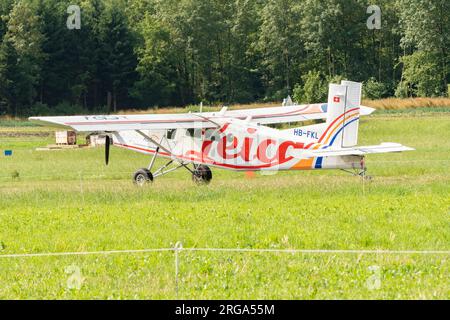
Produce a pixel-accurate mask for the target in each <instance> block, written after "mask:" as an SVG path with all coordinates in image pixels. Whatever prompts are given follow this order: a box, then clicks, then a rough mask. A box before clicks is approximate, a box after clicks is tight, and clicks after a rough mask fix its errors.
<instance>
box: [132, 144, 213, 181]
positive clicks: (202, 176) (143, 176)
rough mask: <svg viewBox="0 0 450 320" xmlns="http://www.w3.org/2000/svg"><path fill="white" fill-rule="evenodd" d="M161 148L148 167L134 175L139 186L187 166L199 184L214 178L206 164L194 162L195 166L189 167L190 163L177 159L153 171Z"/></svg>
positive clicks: (193, 178)
mask: <svg viewBox="0 0 450 320" xmlns="http://www.w3.org/2000/svg"><path fill="white" fill-rule="evenodd" d="M158 152H159V148H157V149H156V153H155V155H154V156H153V158H152V160H151V162H150V165H149V166H148V168H147V169H145V168H143V169H139V170H138V171H136V172H135V174H134V175H133V182H134V184H136V185H137V186H139V187H143V186H145V185H147V184H149V183H151V182H153V180H154V179H155V178H157V177H161V176H164V175H166V174H168V173H170V172H172V171H175V170H178V169H180V168H185V169H186V170H188V171H189V172H190V173H191V174H192V181H194V182H195V183H196V184H197V185H203V184H208V183H209V182H210V181H211V179H212V172H211V169H210V168H209V167H208V166H205V165H196V164H194V168H193V169H191V168H189V166H188V164H186V163H183V162H179V161H177V160H173V159H172V160H170V161H168V162H167V163H166V164H164V165H163V166H161V167H160V168H159V169H157V170H156V171H154V172H153V173H152V171H151V170H152V169H153V166H154V164H155V159H156V156H157V155H158Z"/></svg>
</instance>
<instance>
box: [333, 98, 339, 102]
mask: <svg viewBox="0 0 450 320" xmlns="http://www.w3.org/2000/svg"><path fill="white" fill-rule="evenodd" d="M333 102H338V103H339V102H341V98H339V97H334V98H333Z"/></svg>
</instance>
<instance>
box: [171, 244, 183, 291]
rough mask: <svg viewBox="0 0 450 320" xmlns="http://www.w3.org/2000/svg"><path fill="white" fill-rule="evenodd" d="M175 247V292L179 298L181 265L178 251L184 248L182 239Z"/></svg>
mask: <svg viewBox="0 0 450 320" xmlns="http://www.w3.org/2000/svg"><path fill="white" fill-rule="evenodd" d="M173 249H174V251H175V294H176V297H177V299H178V273H179V265H180V261H179V256H178V252H179V251H181V250H183V244H182V243H181V241H178V242H177V243H175V247H174V248H173Z"/></svg>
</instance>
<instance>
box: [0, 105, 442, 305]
mask: <svg viewBox="0 0 450 320" xmlns="http://www.w3.org/2000/svg"><path fill="white" fill-rule="evenodd" d="M449 133H450V114H449V113H423V114H422V113H421V114H417V113H408V112H406V113H401V114H388V113H383V114H380V115H374V116H370V117H367V118H364V120H363V121H362V123H361V125H360V144H361V145H364V144H378V143H380V142H399V143H403V144H405V145H407V146H412V147H414V148H416V149H417V150H416V151H414V152H408V153H403V154H388V155H374V156H370V157H368V159H367V164H368V167H369V174H371V175H373V176H374V180H373V181H372V182H370V183H366V184H365V186H364V189H363V186H362V183H361V181H360V180H359V179H358V178H356V177H352V176H349V175H347V174H345V173H342V172H339V171H308V172H280V173H278V174H277V175H274V176H262V175H259V174H257V175H256V177H255V178H253V179H248V178H246V176H245V174H244V173H234V172H228V171H221V170H213V174H214V179H213V181H212V183H211V184H210V185H209V186H203V187H196V186H194V185H193V183H192V181H191V180H190V176H188V175H187V174H186V172H183V171H177V172H175V173H173V174H172V175H168V176H166V177H164V178H162V179H161V180H157V181H155V182H154V184H153V185H152V186H149V187H148V188H145V189H137V188H136V187H134V186H133V184H132V183H131V179H130V178H131V174H132V173H133V172H134V171H135V170H136V169H137V168H140V167H143V166H146V164H147V163H148V159H147V158H145V157H144V156H142V155H140V154H136V153H132V152H127V151H124V150H120V149H113V150H112V154H111V164H110V166H108V167H105V166H104V164H103V150H102V149H83V150H68V151H52V152H38V151H34V149H35V147H38V146H44V145H46V144H47V143H51V142H53V137H52V131H50V130H48V129H43V128H37V127H21V128H11V127H5V128H2V129H0V150H4V149H12V150H13V152H14V153H13V156H12V157H4V156H3V154H2V155H1V158H0V223H1V229H0V255H6V254H14V253H42V252H70V251H97V250H119V249H143V248H167V247H172V246H173V245H174V244H175V243H176V242H177V241H181V242H182V243H183V246H184V247H197V248H205V247H210V248H274V249H294V248H295V249H357V250H358V249H369V250H372V249H374V250H377V249H383V250H450V197H449V195H450V168H449V165H450V139H449ZM449 259H450V256H449V255H448V254H440V255H436V254H430V255H420V254H285V253H283V254H281V253H264V254H263V253H229V252H225V253H224V252H181V253H180V274H179V276H180V281H179V293H178V296H177V295H176V294H175V277H174V253H173V252H160V253H142V254H122V255H107V256H104V255H95V256H69V257H27V258H0V298H1V299H35V298H37V299H42V298H50V299H55V298H67V299H87V298H95V299H97V298H105V299H120V298H126V299H128V298H137V299H141V298H145V299H158V298H166V299H175V298H177V297H178V298H186V299H195V298H205V299H211V298H220V299H237V298H250V299H263V298H265V299H271V298H278V299H287V298H289V299H347V298H351V299H353V298H367V299H448V298H450V281H449V275H450V274H449V271H450V270H449V267H450V261H449ZM71 267H72V269H70V268H71ZM73 267H75V269H76V268H79V270H80V272H81V277H82V278H83V282H82V285H81V288H79V289H77V288H75V289H73V288H72V289H71V288H70V286H68V281H70V278H71V276H73V270H75V269H74V268H73ZM68 268H69V269H68ZM374 270H378V271H374ZM374 276H375V277H378V278H379V280H380V283H379V287H376V288H374V287H371V286H368V283H369V282H370V281H372V280H373V279H374V278H373V277H374Z"/></svg>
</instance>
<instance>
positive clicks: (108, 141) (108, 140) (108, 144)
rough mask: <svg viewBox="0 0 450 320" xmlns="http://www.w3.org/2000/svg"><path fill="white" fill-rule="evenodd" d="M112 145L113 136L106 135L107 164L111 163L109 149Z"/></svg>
mask: <svg viewBox="0 0 450 320" xmlns="http://www.w3.org/2000/svg"><path fill="white" fill-rule="evenodd" d="M110 147H111V137H110V136H106V137H105V163H106V165H108V164H109V149H110Z"/></svg>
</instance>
